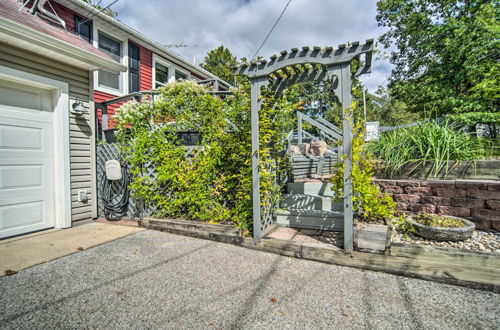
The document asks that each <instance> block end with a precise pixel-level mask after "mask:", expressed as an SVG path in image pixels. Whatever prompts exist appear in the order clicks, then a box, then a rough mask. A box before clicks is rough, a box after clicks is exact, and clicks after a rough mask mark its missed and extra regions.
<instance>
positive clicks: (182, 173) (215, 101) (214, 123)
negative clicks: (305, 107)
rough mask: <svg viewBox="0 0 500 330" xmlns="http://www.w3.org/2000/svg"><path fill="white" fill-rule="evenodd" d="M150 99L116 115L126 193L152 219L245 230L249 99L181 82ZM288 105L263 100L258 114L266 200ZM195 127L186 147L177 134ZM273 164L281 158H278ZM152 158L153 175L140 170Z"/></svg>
mask: <svg viewBox="0 0 500 330" xmlns="http://www.w3.org/2000/svg"><path fill="white" fill-rule="evenodd" d="M160 91H161V93H160V95H159V97H157V98H156V99H155V100H154V101H152V100H150V99H143V100H142V101H141V102H135V101H134V102H128V103H126V104H125V105H123V106H122V107H121V108H120V110H119V111H118V113H117V115H116V116H115V120H116V122H117V128H118V139H119V143H120V150H121V152H122V154H123V157H124V159H125V160H126V161H127V162H128V164H129V165H130V168H131V174H132V181H131V184H130V187H131V190H132V196H133V197H134V198H136V199H139V200H142V201H144V202H145V203H146V204H147V205H151V206H153V207H154V208H155V209H156V216H160V217H181V218H188V219H193V220H201V221H211V222H215V223H220V222H224V223H233V224H235V225H236V226H238V227H240V228H242V229H243V230H250V229H251V228H252V226H251V224H252V200H251V191H252V176H251V130H250V98H249V96H248V94H247V93H246V92H244V91H242V90H235V94H234V95H232V96H228V97H227V98H225V99H221V98H218V97H214V96H213V95H211V94H210V93H209V90H208V89H207V88H206V87H203V86H200V85H198V84H196V83H195V82H191V81H186V82H180V83H170V84H167V85H166V86H165V87H163V88H161V89H160ZM293 110H294V107H293V105H291V104H289V103H286V102H285V101H280V100H278V101H275V100H273V99H272V98H266V99H264V102H263V107H262V110H261V112H260V125H261V127H260V139H261V149H260V166H261V168H262V169H263V170H262V171H261V172H262V174H261V186H262V189H261V199H262V204H263V205H273V203H274V199H275V198H276V195H277V194H276V192H277V191H279V187H278V185H277V184H276V174H275V172H273V171H271V170H269V169H270V168H272V167H273V166H274V164H275V160H274V159H273V157H272V156H274V154H275V151H276V150H280V148H281V147H282V144H281V142H280V141H282V139H283V137H284V136H285V135H286V133H287V132H288V130H289V127H290V125H291V124H292V123H293V122H292V118H293V117H291V116H290V114H293ZM179 131H184V132H185V131H191V132H192V131H195V132H199V133H201V135H202V142H201V145H200V146H198V147H196V148H192V149H189V150H188V148H187V147H186V146H184V145H182V143H181V141H180V138H179V135H178V132H179ZM276 159H277V162H278V164H280V163H284V162H281V161H280V158H279V157H277V158H276ZM149 163H152V164H153V165H154V167H155V169H156V171H155V172H156V173H155V174H156V176H157V177H154V176H150V175H149V174H148V171H146V170H145V169H146V167H147V166H148V165H149Z"/></svg>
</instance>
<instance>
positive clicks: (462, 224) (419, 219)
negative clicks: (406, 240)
mask: <svg viewBox="0 0 500 330" xmlns="http://www.w3.org/2000/svg"><path fill="white" fill-rule="evenodd" d="M408 222H409V223H410V224H411V225H412V227H413V231H414V233H415V234H416V235H418V236H421V237H424V238H427V239H431V240H436V241H463V240H466V239H467V238H469V237H471V236H472V233H473V232H474V229H475V228H476V226H475V225H474V223H473V222H471V221H469V220H466V219H462V218H457V217H453V216H450V215H436V214H427V213H421V214H416V215H410V216H409V217H408Z"/></svg>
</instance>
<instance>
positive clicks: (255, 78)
mask: <svg viewBox="0 0 500 330" xmlns="http://www.w3.org/2000/svg"><path fill="white" fill-rule="evenodd" d="M373 50H374V43H373V39H368V40H366V43H364V44H361V43H360V42H359V41H355V42H352V43H350V44H348V45H346V44H341V45H339V46H338V48H337V49H334V48H333V47H324V48H322V47H318V46H315V47H308V46H304V47H302V48H301V49H299V48H292V49H291V50H290V51H288V50H283V51H281V52H279V53H276V54H274V55H272V56H271V57H270V60H269V61H268V60H266V59H260V60H258V61H255V62H252V63H243V64H242V65H239V66H237V67H235V70H234V73H235V74H242V75H245V76H247V77H248V78H249V79H250V82H251V93H252V94H251V124H252V125H251V126H252V197H253V205H252V206H253V229H254V241H255V242H256V243H257V242H258V241H259V240H260V238H261V236H262V232H263V224H262V217H261V205H260V175H259V110H260V107H261V104H260V95H261V87H263V86H267V84H268V83H270V84H271V87H272V88H273V90H274V92H275V96H276V97H278V96H280V95H281V94H282V92H283V90H284V89H285V88H287V87H290V86H292V85H294V84H297V83H300V82H304V81H314V82H317V83H321V82H322V81H323V79H324V76H325V75H328V78H329V79H331V81H332V86H333V87H332V88H333V89H334V92H335V94H336V95H337V96H338V97H339V99H340V101H341V103H342V110H343V145H342V146H341V147H340V148H339V149H342V153H343V156H344V157H343V158H344V166H345V167H344V195H345V198H344V250H345V251H346V252H351V251H353V247H354V228H353V223H354V217H353V206H352V196H353V192H352V139H353V137H352V124H353V121H352V113H351V102H352V97H351V84H352V82H351V79H352V73H351V62H352V61H353V60H354V59H356V58H359V57H360V56H361V55H363V54H364V55H365V59H364V61H363V66H362V67H360V68H359V69H358V71H357V72H356V74H355V75H354V76H359V75H362V74H365V73H369V72H370V71H371V64H372V53H373ZM305 64H315V65H321V66H323V68H322V69H321V70H317V69H316V68H313V69H310V68H305ZM295 67H298V68H299V69H301V70H299V73H297V74H292V75H291V76H290V71H289V70H288V68H295ZM325 68H326V69H325ZM304 69H305V70H304ZM279 70H285V71H286V72H287V74H286V75H285V76H280V75H276V74H275V73H276V72H278V71H279ZM297 115H298V118H297V119H298V123H297V126H298V127H297V128H298V136H297V140H298V143H301V142H302V140H303V139H302V133H303V132H302V120H303V119H305V117H302V116H301V114H300V113H298V114H297ZM265 225H266V224H264V226H265ZM264 229H265V228H264Z"/></svg>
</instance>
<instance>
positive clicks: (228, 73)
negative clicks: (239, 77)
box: [200, 45, 238, 84]
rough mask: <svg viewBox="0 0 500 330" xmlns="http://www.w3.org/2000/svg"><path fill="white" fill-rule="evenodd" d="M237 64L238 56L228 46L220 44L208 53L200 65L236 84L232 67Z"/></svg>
mask: <svg viewBox="0 0 500 330" xmlns="http://www.w3.org/2000/svg"><path fill="white" fill-rule="evenodd" d="M236 64H238V60H237V59H236V56H234V55H233V54H232V53H231V51H230V50H229V49H228V48H226V47H224V46H223V45H220V46H219V47H217V48H215V49H212V50H211V51H209V52H208V53H207V55H206V56H205V59H204V60H203V63H201V64H200V66H201V67H202V68H204V69H206V70H207V71H210V72H211V73H213V74H214V75H216V76H217V77H219V78H221V79H222V80H224V81H226V82H228V83H230V84H234V83H235V76H234V75H233V69H232V68H233V67H234V66H235V65H236Z"/></svg>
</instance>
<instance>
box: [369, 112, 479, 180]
mask: <svg viewBox="0 0 500 330" xmlns="http://www.w3.org/2000/svg"><path fill="white" fill-rule="evenodd" d="M484 145H485V144H484V143H481V141H480V140H478V139H477V138H474V137H472V136H471V135H470V134H469V133H467V132H465V131H464V130H463V129H460V128H458V126H455V125H453V124H450V123H449V122H445V123H443V124H439V123H437V122H436V121H425V122H422V123H421V124H420V125H418V126H413V127H408V128H402V129H398V130H395V131H391V132H387V133H385V134H382V136H381V137H380V138H379V139H378V140H376V141H373V142H372V143H371V145H370V147H369V148H370V150H371V152H372V153H373V154H374V155H375V156H376V157H377V158H378V159H380V160H382V161H384V170H385V173H384V174H385V175H386V176H387V177H389V178H392V177H394V176H396V175H398V174H399V173H400V172H401V171H402V170H403V169H404V170H406V171H410V172H411V171H413V170H415V169H418V168H424V169H425V168H426V165H427V164H429V162H432V165H431V168H430V170H429V172H428V173H427V174H428V175H429V176H431V177H437V176H438V175H439V173H440V172H441V171H442V170H443V169H444V171H445V176H446V173H447V171H448V168H449V163H448V162H449V161H462V160H477V159H481V158H484V157H485V155H486V154H487V150H486V149H485V147H484ZM409 164H412V166H413V168H411V169H408V168H407V166H408V165H409Z"/></svg>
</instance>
